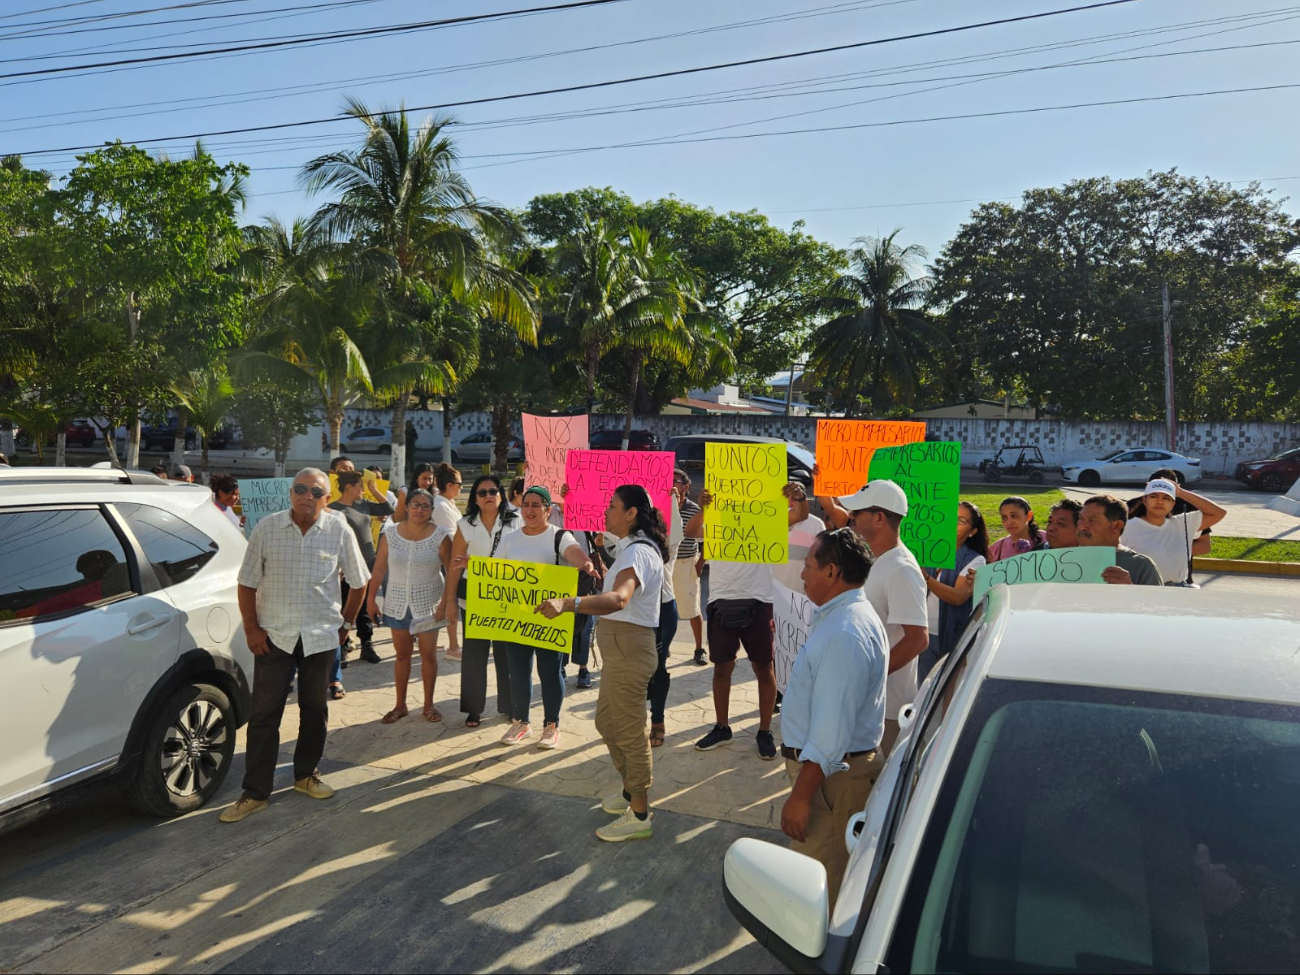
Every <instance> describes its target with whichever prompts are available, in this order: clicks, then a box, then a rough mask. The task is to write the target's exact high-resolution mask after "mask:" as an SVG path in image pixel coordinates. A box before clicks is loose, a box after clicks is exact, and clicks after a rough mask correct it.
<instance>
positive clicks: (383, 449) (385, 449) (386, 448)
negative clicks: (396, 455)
mask: <svg viewBox="0 0 1300 975" xmlns="http://www.w3.org/2000/svg"><path fill="white" fill-rule="evenodd" d="M376 452H377V453H380V454H391V453H392V452H393V445H392V444H390V443H381V444H380V445H379V450H378V451H376Z"/></svg>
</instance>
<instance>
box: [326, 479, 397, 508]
mask: <svg viewBox="0 0 1300 975" xmlns="http://www.w3.org/2000/svg"><path fill="white" fill-rule="evenodd" d="M389 483H390V482H388V481H385V480H384V479H383V478H382V477H379V476H378V475H376V474H375V472H374V471H362V473H361V500H362V501H384V500H386V499H385V497H384V495H385V494H386V493H387V492H388V485H389ZM340 497H342V495H341V494H340V493H339V476H338V474H336V473H334V472H333V471H330V504H333V503H334V502H335V501H337V500H338V499H339V498H340Z"/></svg>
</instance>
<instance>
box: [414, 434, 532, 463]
mask: <svg viewBox="0 0 1300 975" xmlns="http://www.w3.org/2000/svg"><path fill="white" fill-rule="evenodd" d="M435 456H437V457H438V458H439V459H441V457H442V448H441V447H439V448H438V449H437V451H436V452H435ZM495 458H496V441H495V440H494V439H493V438H492V434H490V433H467V434H465V435H464V436H462V437H461V438H460V439H458V440H455V441H453V442H452V445H451V462H452V463H453V464H458V463H460V462H461V461H466V462H469V463H472V464H490V463H491V462H492V461H493V460H494V459H495ZM523 459H524V442H523V441H522V440H520V439H519V438H518V437H511V438H510V443H509V444H508V445H507V446H506V460H507V461H508V462H509V463H512V464H513V463H515V462H517V461H521V460H523Z"/></svg>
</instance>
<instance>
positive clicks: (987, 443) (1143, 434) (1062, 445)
mask: <svg viewBox="0 0 1300 975" xmlns="http://www.w3.org/2000/svg"><path fill="white" fill-rule="evenodd" d="M408 415H409V416H410V417H411V419H412V420H413V421H414V422H415V426H416V429H417V430H419V432H420V439H419V444H418V449H421V450H424V449H432V448H434V447H438V446H440V445H441V444H442V414H441V413H440V412H433V411H430V412H421V411H416V412H413V413H410V414H408ZM390 417H391V413H390V412H389V411H388V410H360V409H350V410H348V411H347V419H346V420H345V421H344V424H343V430H344V432H345V433H346V432H347V431H349V430H352V429H353V428H354V427H356V426H357V425H358V421H360V425H361V426H377V427H382V428H385V429H386V428H387V427H388V425H389V422H390ZM633 425H634V427H635V428H636V429H643V430H651V431H653V432H654V433H656V434H658V436H659V439H660V441H661V442H667V440H668V438H669V437H674V436H678V435H682V434H696V433H701V432H710V433H719V434H738V435H745V436H762V437H780V438H782V439H784V440H795V441H798V442H800V443H802V444H805V445H806V446H808V447H810V448H811V447H813V446H814V443H815V441H816V433H817V420H816V418H815V417H800V416H790V417H787V416H781V415H770V416H766V415H754V414H740V415H736V416H638V417H637V418H636V421H635V423H634V424H633ZM591 427H592V429H593V430H602V429H620V430H621V429H622V427H623V417H621V416H614V415H596V416H593V417H592V418H591ZM489 428H490V418H489V417H488V415H487V414H486V413H467V414H463V415H460V416H457V417H455V418H454V419H453V421H452V439H453V440H455V439H456V438H458V437H460V436H461V435H463V434H466V433H477V432H480V431H485V430H488V429H489ZM926 430H927V432H928V435H929V436H931V437H933V438H935V439H937V440H959V441H961V443H962V444H963V449H962V463H963V464H964V465H966V466H970V467H975V466H977V465H978V464H979V462H980V461H981V460H982V459H984V458H985V457H989V456H991V455H992V454H993V453H995V452H996V451H997V449H998V448H999V447H1001V446H1002V445H1004V444H1011V443H1036V444H1038V446H1039V448H1040V449H1041V450H1042V452H1043V457H1044V459H1045V460H1046V461H1047V463H1048V464H1049V465H1051V466H1060V465H1061V464H1062V463H1063V462H1065V461H1067V460H1072V459H1077V458H1081V457H1095V456H1098V455H1100V454H1104V453H1106V452H1108V451H1111V450H1115V449H1118V448H1120V447H1129V446H1131V447H1164V446H1165V435H1164V425H1163V424H1162V423H1155V422H1152V423H1145V422H1129V423H1119V422H1115V423H1094V422H1089V421H1083V420H1044V419H1039V420H1016V419H1011V420H1003V419H979V418H974V417H963V418H961V419H928V420H926ZM322 431H323V426H317V427H315V428H313V429H312V430H310V431H309V432H308V433H307V434H306V435H305V436H303V437H299V438H298V440H297V441H296V442H295V444H294V449H293V450H291V451H290V455H291V456H292V457H295V458H304V459H306V458H312V459H319V457H320V456H322V452H321V450H320V443H321V433H322ZM515 432H516V433H518V432H520V427H519V425H518V424H516V425H515ZM1296 445H1300V423H1180V424H1179V425H1178V447H1177V449H1178V451H1179V452H1180V453H1185V454H1187V455H1189V456H1191V457H1199V458H1200V459H1201V464H1202V470H1204V471H1205V473H1206V474H1207V475H1218V474H1225V473H1226V474H1228V475H1231V474H1232V471H1233V469H1234V468H1235V467H1236V465H1237V463H1238V462H1239V461H1243V460H1252V459H1257V458H1260V457H1267V456H1269V455H1271V454H1275V453H1277V452H1278V451H1280V450H1285V449H1287V448H1288V447H1293V446H1296Z"/></svg>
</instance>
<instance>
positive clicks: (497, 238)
mask: <svg viewBox="0 0 1300 975" xmlns="http://www.w3.org/2000/svg"><path fill="white" fill-rule="evenodd" d="M345 111H346V113H347V114H348V115H351V116H352V117H353V118H356V119H358V120H359V121H360V122H361V123H362V124H363V125H364V126H365V138H364V140H363V142H362V144H361V146H360V147H359V148H358V149H355V150H341V151H337V152H331V153H327V154H325V155H323V156H319V157H317V158H316V159H313V160H312V161H311V162H309V163H308V164H307V165H306V166H305V167H304V169H303V173H302V181H303V184H304V186H305V187H306V188H307V189H308V191H309V192H313V193H315V192H320V191H323V190H334V191H337V192H338V193H339V199H338V200H337V201H336V202H331V203H326V204H325V205H323V206H322V207H321V208H320V209H319V210H318V211H317V212H316V214H315V215H314V216H313V217H312V222H313V225H314V226H315V227H316V228H318V229H319V231H320V232H322V233H323V234H325V235H326V236H328V237H330V238H331V239H334V240H337V241H340V242H345V243H347V244H349V245H350V246H351V247H352V249H353V252H354V253H353V258H354V259H355V260H356V261H358V262H359V263H360V264H361V265H363V266H364V267H366V268H367V269H368V270H369V271H370V272H372V273H374V274H375V275H376V276H377V279H378V280H379V281H380V282H381V285H382V289H383V294H384V297H385V299H386V304H387V307H386V309H385V314H384V316H383V318H382V322H383V324H382V338H381V339H380V340H379V341H378V342H377V343H376V348H382V349H384V350H385V351H386V354H385V355H383V356H382V358H380V357H375V358H373V360H372V362H373V365H374V367H375V372H374V377H373V378H374V385H375V388H376V389H377V390H379V391H382V392H383V393H385V394H387V396H388V397H391V399H392V401H393V418H392V451H393V454H392V456H393V461H392V464H393V470H394V471H395V472H397V471H402V470H404V469H405V466H406V456H405V451H406V446H405V444H406V441H405V426H406V410H407V405H408V403H409V401H410V397H411V394H412V393H413V392H414V391H415V390H416V389H417V388H419V389H422V390H425V391H427V392H430V393H434V394H438V393H442V392H445V391H446V390H447V388H448V386H449V385H450V384H451V383H452V382H454V380H455V377H456V368H457V366H458V363H456V362H453V361H451V360H450V359H446V358H438V357H437V356H438V353H439V352H447V351H455V350H456V349H457V348H458V343H457V342H456V341H449V339H450V338H451V337H450V336H446V335H444V334H442V331H443V326H444V325H445V324H446V323H447V318H446V315H445V312H446V310H447V304H448V301H449V299H450V300H454V301H455V302H458V303H461V304H464V305H468V306H470V307H471V308H474V309H476V310H478V311H481V312H482V313H483V314H486V315H491V316H492V317H494V318H496V319H498V320H500V321H503V322H505V323H506V324H508V325H510V326H511V327H513V328H514V329H515V330H516V331H517V332H518V334H519V335H520V336H521V338H523V339H524V340H525V341H527V342H533V343H535V342H536V335H537V315H536V311H535V309H534V308H533V305H532V300H531V298H532V296H531V290H532V289H531V288H530V287H529V285H528V283H527V281H526V280H525V279H524V278H523V277H522V276H520V275H518V274H516V273H515V272H514V271H513V270H512V269H510V268H509V267H508V266H506V265H504V264H502V263H501V262H499V261H498V260H497V255H498V254H499V253H501V252H502V250H503V249H504V248H507V247H508V246H509V245H510V244H511V243H512V242H513V240H514V239H515V238H516V236H517V235H518V232H519V231H518V227H517V225H516V222H515V220H514V218H513V217H512V216H511V214H510V212H509V211H508V210H506V209H504V208H502V207H500V206H498V205H496V204H494V203H490V202H487V201H485V200H482V199H479V198H478V197H477V196H476V195H475V194H474V191H473V189H472V188H471V186H470V185H469V183H468V181H467V180H466V179H465V178H464V176H463V175H462V174H461V173H460V172H459V171H458V169H457V165H458V162H457V153H456V147H455V144H454V143H453V142H452V140H451V139H450V138H448V136H447V134H446V131H445V130H446V128H447V126H448V125H449V124H451V122H452V120H451V119H447V118H430V119H428V120H426V121H425V122H424V123H423V124H422V125H421V126H419V128H415V129H413V128H412V127H411V124H410V121H409V119H408V117H407V114H406V112H405V110H399V111H396V112H388V111H385V112H379V113H372V112H371V111H370V110H369V109H368V108H367V107H366V106H365V105H364V104H362V103H361V102H359V101H356V100H355V99H349V100H348V102H347V105H346V109H345Z"/></svg>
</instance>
